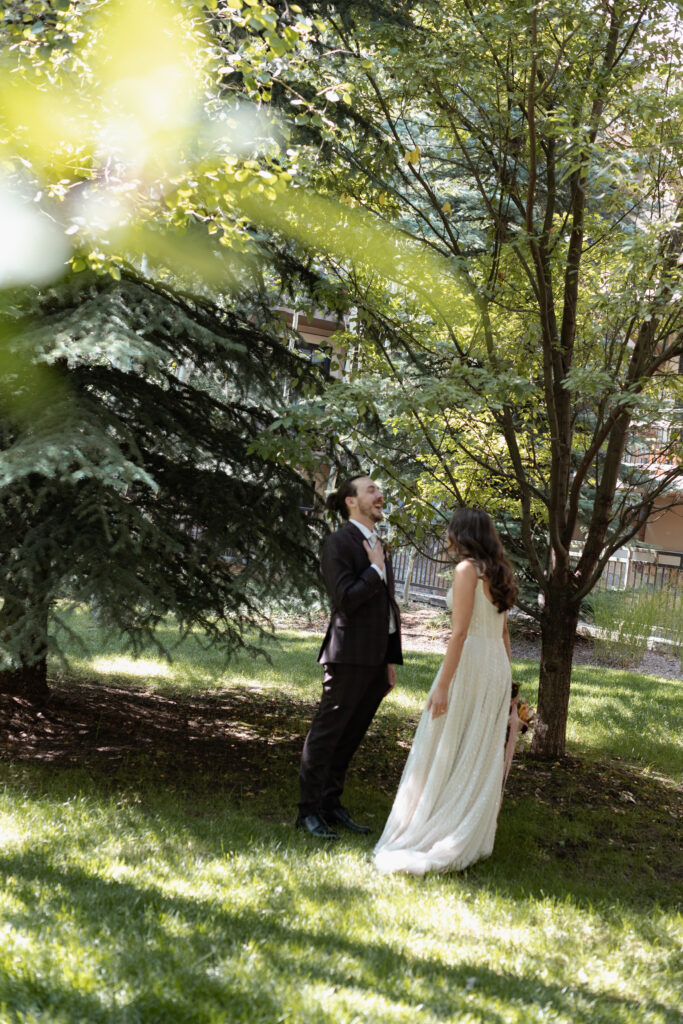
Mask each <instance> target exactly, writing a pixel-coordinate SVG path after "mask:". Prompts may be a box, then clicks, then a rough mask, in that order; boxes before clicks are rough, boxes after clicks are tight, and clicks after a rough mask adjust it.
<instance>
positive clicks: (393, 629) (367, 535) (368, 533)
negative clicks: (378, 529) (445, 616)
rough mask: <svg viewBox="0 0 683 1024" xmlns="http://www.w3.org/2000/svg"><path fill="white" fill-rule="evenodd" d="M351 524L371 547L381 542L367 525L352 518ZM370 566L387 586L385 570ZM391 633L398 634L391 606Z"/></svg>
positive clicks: (373, 565)
mask: <svg viewBox="0 0 683 1024" xmlns="http://www.w3.org/2000/svg"><path fill="white" fill-rule="evenodd" d="M349 522H350V523H353V525H354V526H357V527H358V529H359V530H360V532H361V533H362V534H363V536H364V537H365V539H366V541H367V542H368V544H369V545H370V547H371V548H372V547H374V546H375V541H377V540H379V537H378V536H377V534H376V533H375V532H374V530H369V529H368V528H367V526H366V525H365V523H359V522H358V520H357V519H352V518H351V517H349ZM371 537H372V538H373V539H372V540H370V538H371ZM370 565H371V566H372V568H373V569H376V570H377V572H378V573H379V574H380V576H381V577H382V579H383V581H384V584H385V586H386V582H387V574H386V572H385V570H384V569H380V567H379V566H378V565H375V563H374V562H370ZM389 632H390V633H395V632H396V616H395V615H394V609H393V608H392V607H391V604H390V605H389Z"/></svg>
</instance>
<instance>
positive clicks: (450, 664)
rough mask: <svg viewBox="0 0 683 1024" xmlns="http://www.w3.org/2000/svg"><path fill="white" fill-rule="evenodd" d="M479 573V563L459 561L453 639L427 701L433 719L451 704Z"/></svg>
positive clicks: (456, 570) (454, 589)
mask: <svg viewBox="0 0 683 1024" xmlns="http://www.w3.org/2000/svg"><path fill="white" fill-rule="evenodd" d="M477 578H478V573H477V569H476V566H475V565H474V564H473V563H472V562H470V561H463V562H460V563H459V564H458V565H457V566H456V567H455V572H454V573H453V617H452V631H451V638H450V640H449V641H448V646H447V647H446V654H445V656H444V660H443V665H442V666H441V673H440V676H439V682H438V683H437V685H436V687H435V688H434V690H433V691H432V695H431V697H430V698H429V703H428V704H427V710H428V711H429V709H430V708H431V710H432V718H438V717H439V715H443V714H444V713H445V711H446V708H447V707H448V691H449V688H450V685H451V680H452V679H453V676H454V675H455V673H456V670H457V668H458V664H459V662H460V655H461V654H462V649H463V645H464V643H465V638H466V637H467V630H468V629H469V626H470V621H471V619H472V609H473V608H474V592H475V590H476V587H477Z"/></svg>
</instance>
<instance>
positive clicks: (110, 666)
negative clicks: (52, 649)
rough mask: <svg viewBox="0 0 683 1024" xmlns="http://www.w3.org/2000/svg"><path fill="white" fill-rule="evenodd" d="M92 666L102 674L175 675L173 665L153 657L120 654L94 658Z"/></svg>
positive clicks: (158, 676)
mask: <svg viewBox="0 0 683 1024" xmlns="http://www.w3.org/2000/svg"><path fill="white" fill-rule="evenodd" d="M89 664H90V667H91V668H92V669H93V670H94V671H95V672H99V673H100V674H101V675H105V676H106V675H109V676H132V677H134V678H138V679H171V678H172V677H173V676H174V674H175V673H174V672H173V669H172V668H171V666H170V665H169V664H168V663H167V662H164V661H156V660H153V659H152V658H129V657H126V656H125V655H123V654H118V655H116V656H114V657H110V658H93V660H92V661H91V662H90V663H89Z"/></svg>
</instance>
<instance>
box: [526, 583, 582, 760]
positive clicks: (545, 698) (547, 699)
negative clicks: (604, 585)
mask: <svg viewBox="0 0 683 1024" xmlns="http://www.w3.org/2000/svg"><path fill="white" fill-rule="evenodd" d="M578 620H579V608H578V605H577V604H575V603H574V602H571V603H570V602H568V601H567V598H566V594H565V593H562V592H561V591H559V592H558V591H556V592H554V593H553V592H552V591H551V594H550V597H549V600H548V603H547V605H546V607H545V609H544V612H543V616H542V618H541V671H540V674H539V684H538V708H537V713H536V726H535V728H534V737H533V741H532V744H531V752H532V754H534V755H535V756H536V757H539V758H542V759H546V760H553V759H555V758H558V757H562V756H563V755H564V751H565V743H566V737H567V715H568V712H569V687H570V684H571V675H572V658H573V655H574V642H575V639H576V624H577V622H578Z"/></svg>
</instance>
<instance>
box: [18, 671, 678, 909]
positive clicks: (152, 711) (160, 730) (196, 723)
mask: <svg viewBox="0 0 683 1024" xmlns="http://www.w3.org/2000/svg"><path fill="white" fill-rule="evenodd" d="M314 706H315V705H314V703H313V702H310V701H306V700H300V699H297V698H295V697H292V696H288V695H284V694H280V693H274V692H273V690H272V689H268V688H259V687H257V686H252V685H249V686H232V687H230V688H229V689H224V690H221V691H217V692H214V693H209V694H201V695H190V696H183V697H182V698H179V699H170V698H168V697H161V696H159V695H156V694H151V693H148V692H146V691H139V690H134V689H131V688H123V687H113V686H105V685H102V684H101V683H92V684H89V683H83V684H79V685H77V686H63V685H55V686H54V688H53V692H52V695H51V698H50V701H49V703H48V704H47V705H46V706H45V707H44V708H42V709H39V710H36V709H35V708H33V707H31V706H30V705H28V704H26V703H25V702H22V701H20V700H17V699H16V698H6V697H1V698H0V715H1V717H0V744H2V746H3V749H4V751H5V758H6V759H8V760H11V761H13V762H14V763H15V764H19V765H20V764H22V763H31V764H45V765H50V766H52V768H53V769H56V768H67V767H78V768H84V769H86V770H87V771H88V772H89V773H90V776H91V783H90V784H91V785H92V786H94V787H99V789H100V790H101V791H104V792H105V793H106V792H109V793H111V792H112V791H114V792H116V791H121V790H127V791H130V790H133V791H140V790H144V789H149V790H150V791H168V790H172V791H173V792H174V793H177V794H178V797H179V799H182V798H183V795H185V796H186V797H187V813H186V817H187V824H188V826H191V827H193V828H197V829H199V828H201V822H200V821H199V820H198V817H197V814H196V811H195V804H196V802H197V800H198V799H201V797H202V795H206V796H208V797H210V798H211V799H216V798H218V799H224V800H226V801H229V802H230V803H231V805H232V806H237V807H240V806H242V807H243V808H244V810H245V811H247V812H248V813H250V814H255V815H257V816H258V817H259V818H260V820H262V821H265V822H269V823H272V824H273V825H275V826H277V825H280V824H284V823H290V824H291V822H292V821H293V818H294V814H295V807H294V804H295V802H296V792H295V789H296V779H297V776H298V767H299V757H300V752H301V747H302V743H303V738H304V736H305V734H306V731H307V729H308V725H309V723H310V720H311V717H312V714H313V710H314ZM415 724H416V722H415V720H414V719H411V718H410V717H408V716H406V715H405V713H403V712H401V711H400V710H397V709H396V708H395V707H392V706H391V704H390V703H388V702H387V703H386V704H385V705H383V707H382V708H381V709H380V712H379V714H378V715H377V717H376V718H375V721H374V722H373V724H372V726H371V729H370V731H369V733H368V735H367V737H366V739H365V741H364V743H363V744H362V746H361V748H360V750H359V751H358V753H357V755H356V757H355V758H354V762H353V765H352V771H351V772H350V774H349V786H348V792H349V799H350V800H351V802H352V806H360V807H362V810H363V813H364V814H366V815H367V816H368V820H369V821H370V822H371V823H372V824H374V825H375V827H376V828H380V827H381V823H382V822H383V820H384V818H385V817H386V815H387V813H388V811H389V807H390V803H391V799H392V798H393V795H394V793H395V792H396V788H397V786H398V782H399V779H400V776H401V772H402V769H403V765H404V763H405V759H406V757H407V754H408V750H409V747H410V742H411V740H412V735H413V732H414V728H415ZM682 803H683V801H682V799H681V794H680V792H679V791H677V790H676V789H675V788H673V787H672V786H671V785H670V784H669V783H668V781H667V780H665V779H662V778H658V777H656V776H654V775H652V774H646V773H644V772H643V771H641V770H640V769H638V768H637V767H636V766H633V765H629V764H627V763H624V762H619V761H616V760H614V759H612V760H604V761H600V762H595V761H583V760H580V759H578V758H564V759H563V760H562V761H561V762H558V763H555V764H543V763H539V762H536V761H534V760H532V759H530V758H529V757H527V756H524V755H518V756H517V758H516V759H515V761H514V762H513V767H512V771H511V774H510V777H509V779H508V784H507V788H506V795H505V801H504V803H503V810H502V812H501V817H500V823H499V829H498V836H497V840H496V849H495V851H494V856H493V858H492V859H491V860H490V861H486V862H484V863H482V864H481V865H477V866H476V868H475V869H473V870H475V871H476V873H477V874H476V877H481V879H482V880H483V881H484V884H493V885H495V886H496V887H498V888H501V889H502V890H504V891H507V892H509V893H510V894H511V895H514V896H515V897H517V898H518V897H526V896H532V895H538V894H543V895H551V896H557V897H558V898H563V897H565V896H567V895H570V896H571V897H572V898H573V899H574V900H576V901H578V902H580V903H590V904H594V903H596V902H597V903H599V902H601V901H604V900H605V899H609V900H611V901H617V900H619V901H621V902H623V903H624V904H627V905H633V906H643V905H647V904H651V903H653V902H656V903H659V904H660V905H661V906H662V907H672V906H675V905H677V903H678V900H679V898H680V891H681V890H680V882H681V878H680V873H678V872H677V870H676V865H680V853H679V836H678V830H677V823H678V821H679V820H680V815H681V811H682V810H683V807H682ZM373 841H374V840H372V839H371V840H369V841H367V842H366V843H365V845H366V846H367V849H368V853H369V852H370V849H371V846H372V842H373ZM361 848H362V847H361Z"/></svg>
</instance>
